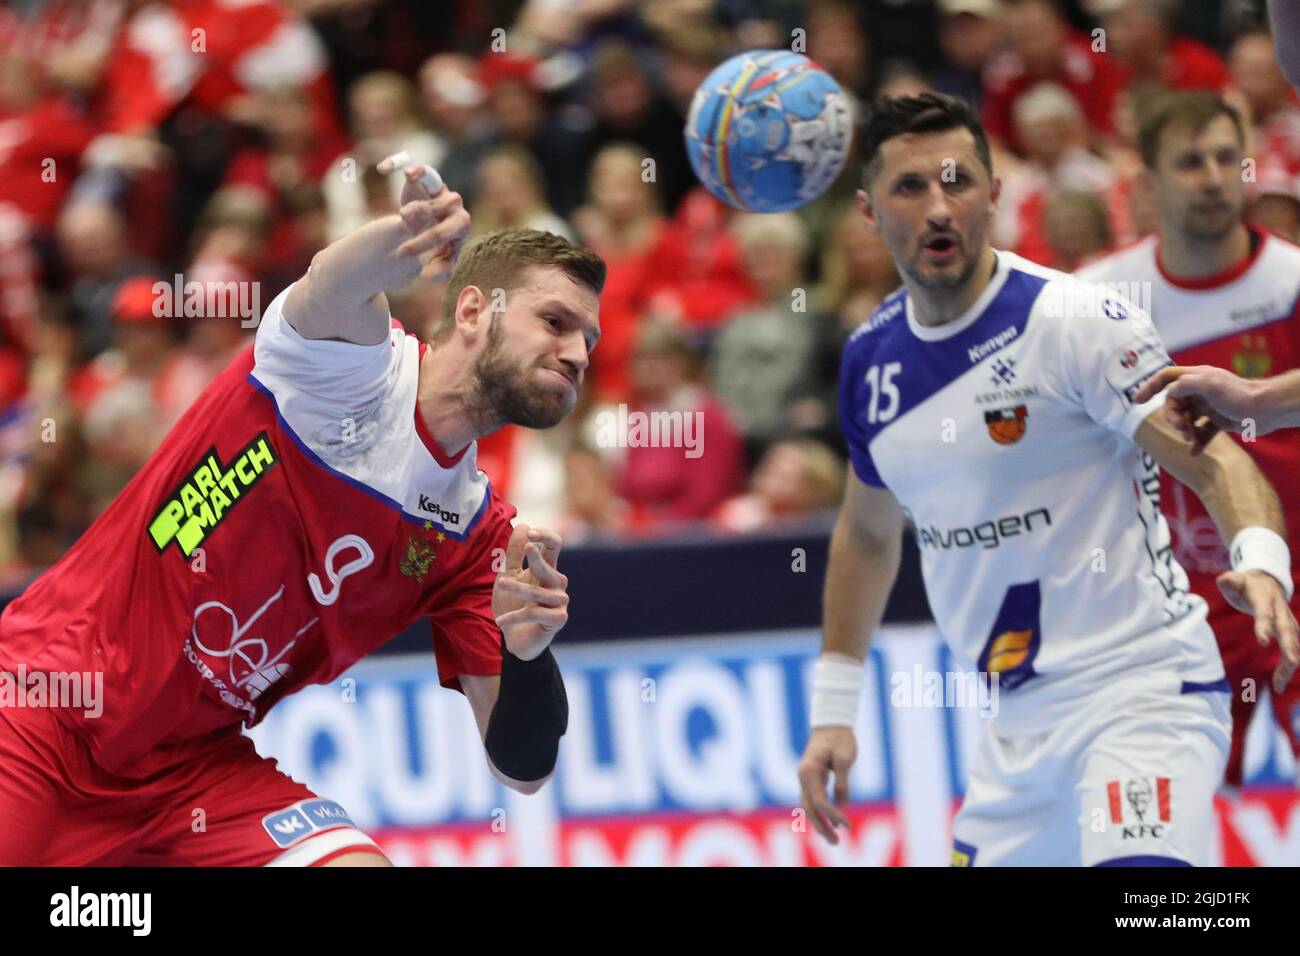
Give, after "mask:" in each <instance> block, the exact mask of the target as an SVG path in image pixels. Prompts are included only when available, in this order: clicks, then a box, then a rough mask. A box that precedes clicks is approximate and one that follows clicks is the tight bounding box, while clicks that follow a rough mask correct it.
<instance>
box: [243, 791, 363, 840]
mask: <svg viewBox="0 0 1300 956" xmlns="http://www.w3.org/2000/svg"><path fill="white" fill-rule="evenodd" d="M262 826H263V827H265V828H266V832H267V833H268V834H270V836H271V839H272V840H274V841H275V843H276V846H279V847H281V848H285V847H291V846H293V845H294V844H295V843H297V842H298V841H299V840H302V839H303V838H305V837H308V836H310V835H311V834H313V833H319V832H320V831H321V830H330V829H333V828H334V827H351V826H356V824H354V823H353V822H352V818H351V817H349V816H348V813H347V811H346V810H344V809H343V808H342V807H341V806H339V805H338V804H337V803H335V802H334V801H333V800H319V799H316V800H301V801H299V802H298V803H295V804H294V805H293V806H291V807H285V808H284V809H283V810H278V811H276V812H275V813H268V814H267V815H266V816H264V817H263V818H262Z"/></svg>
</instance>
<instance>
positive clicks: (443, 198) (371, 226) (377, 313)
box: [284, 159, 469, 345]
mask: <svg viewBox="0 0 1300 956" xmlns="http://www.w3.org/2000/svg"><path fill="white" fill-rule="evenodd" d="M379 171H380V172H381V173H391V172H393V171H394V170H393V164H392V161H391V160H389V159H386V160H384V161H383V162H382V163H380V164H379ZM424 173H425V167H424V166H422V165H418V164H411V165H409V166H407V167H406V168H405V170H404V174H405V176H406V183H405V184H404V185H403V187H402V196H401V206H400V208H399V209H398V211H397V213H396V214H394V215H391V216H384V217H383V218H381V219H376V220H375V221H373V222H368V223H366V224H365V225H364V226H362V227H360V228H359V229H355V230H353V231H352V232H350V233H348V234H347V235H346V236H344V237H343V238H341V239H339V240H337V241H335V242H333V243H331V244H330V245H329V246H327V247H326V248H324V249H322V250H321V251H320V252H318V253H316V255H315V256H314V257H313V258H312V261H311V268H310V269H308V270H307V275H306V276H304V277H303V278H302V279H300V280H298V281H297V282H295V283H294V284H293V287H292V288H291V289H290V290H289V295H288V297H287V299H286V300H285V304H284V317H285V319H286V320H287V321H288V322H289V324H290V325H292V326H293V327H294V329H296V330H297V332H298V334H299V335H301V336H302V337H303V338H307V339H337V340H339V341H343V342H353V343H355V344H357V345H377V344H378V343H380V342H382V341H384V339H386V338H387V337H388V329H389V318H388V300H387V299H386V298H385V297H384V291H385V290H388V289H400V288H401V287H402V286H404V285H406V284H407V283H408V282H410V281H411V280H412V279H414V278H415V277H416V276H424V277H425V278H428V279H432V280H439V279H444V280H445V279H446V278H447V277H448V276H450V274H451V270H452V268H453V267H454V266H455V264H456V258H457V256H459V255H460V248H461V245H462V244H463V243H464V241H465V236H466V234H467V233H468V231H469V213H467V212H466V211H465V207H464V203H463V201H462V200H461V197H460V194H459V193H454V192H452V191H451V190H449V189H448V188H447V187H446V186H443V187H442V188H441V189H440V190H439V191H438V192H437V194H436V195H433V196H430V195H429V193H428V191H427V190H426V189H425V187H424V185H422V184H421V182H420V179H421V176H423V175H424Z"/></svg>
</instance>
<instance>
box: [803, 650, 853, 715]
mask: <svg viewBox="0 0 1300 956" xmlns="http://www.w3.org/2000/svg"><path fill="white" fill-rule="evenodd" d="M866 680H867V670H866V667H865V666H863V665H862V664H860V663H857V662H856V661H855V662H854V663H852V664H850V663H847V661H846V659H845V658H844V657H842V656H841V655H838V654H836V655H834V656H833V657H827V656H826V655H824V654H823V655H822V656H821V657H820V658H818V660H817V663H816V664H814V665H813V691H812V707H811V708H810V710H811V714H810V715H809V720H808V723H809V726H811V727H813V728H817V727H856V726H857V723H858V701H859V700H860V699H861V697H862V687H863V685H864V684H865V683H866Z"/></svg>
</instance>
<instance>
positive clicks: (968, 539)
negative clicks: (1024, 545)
mask: <svg viewBox="0 0 1300 956" xmlns="http://www.w3.org/2000/svg"><path fill="white" fill-rule="evenodd" d="M1035 517H1041V518H1042V519H1045V520H1046V522H1047V525H1050V524H1051V523H1052V513H1051V512H1050V511H1048V510H1047V509H1046V508H1035V509H1034V510H1033V511H1028V512H1026V513H1025V514H1023V515H1008V516H1007V517H1005V518H994V519H993V520H991V521H984V522H981V523H980V524H977V525H975V526H974V527H971V528H950V529H949V530H947V531H940V530H939V529H938V527H936V526H935V525H930V527H928V528H923V527H921V526H920V525H917V526H916V537H917V540H918V541H920V542H921V546H922V547H927V548H938V549H940V550H941V551H947V550H948V549H949V548H969V547H970V546H971V545H973V544H975V543H976V542H979V543H980V544H981V546H982V547H983V548H984V549H986V550H988V549H992V548H996V547H999V546H1000V545H1001V544H1002V539H1003V538H1013V537H1015V536H1016V535H1018V534H1021V533H1022V532H1023V533H1024V534H1029V533H1031V532H1033V531H1034V518H1035ZM1039 524H1040V526H1043V525H1042V522H1041V521H1040V523H1039Z"/></svg>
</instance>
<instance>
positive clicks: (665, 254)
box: [573, 143, 682, 403]
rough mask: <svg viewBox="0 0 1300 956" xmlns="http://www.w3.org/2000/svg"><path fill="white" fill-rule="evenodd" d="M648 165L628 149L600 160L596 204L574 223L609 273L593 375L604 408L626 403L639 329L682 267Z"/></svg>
mask: <svg viewBox="0 0 1300 956" xmlns="http://www.w3.org/2000/svg"><path fill="white" fill-rule="evenodd" d="M644 158H645V157H644V155H643V153H642V152H641V151H640V150H639V149H638V148H637V147H635V146H632V145H630V144H626V143H614V144H612V145H609V146H606V147H605V148H604V149H602V150H601V151H600V152H599V153H597V154H596V158H595V160H594V162H593V163H592V167H591V178H590V181H589V197H590V198H589V202H588V204H587V205H586V206H584V207H583V208H581V209H579V210H577V212H575V213H574V216H573V223H574V225H575V226H576V227H577V230H578V235H579V236H580V237H581V239H582V241H583V242H584V243H585V244H586V245H587V246H589V247H590V248H591V249H592V250H593V251H595V252H596V253H598V254H599V255H600V256H601V258H603V259H604V260H605V265H606V267H607V268H608V273H607V277H606V279H605V291H604V293H603V294H602V295H601V297H600V326H601V337H600V348H599V349H597V350H596V351H595V352H594V353H592V356H591V367H590V369H589V370H588V373H587V374H588V376H589V381H590V385H589V387H590V388H591V389H592V391H593V392H594V394H595V398H596V399H597V400H598V401H604V402H614V403H618V402H622V401H626V399H627V395H628V363H629V362H630V360H631V356H632V344H633V342H635V341H636V333H637V326H638V324H639V323H640V322H641V319H642V317H643V316H644V315H645V313H646V312H647V310H648V308H649V305H650V302H651V299H652V298H653V297H654V295H655V293H656V292H658V291H660V290H661V289H662V288H663V287H665V286H666V285H669V284H671V281H672V279H673V278H674V268H675V266H676V265H677V264H679V263H680V262H681V260H682V255H681V250H680V248H679V244H680V240H679V239H678V238H677V237H675V236H674V235H673V231H672V229H671V228H670V226H669V223H668V221H667V220H666V219H664V217H663V215H662V214H661V213H660V211H659V199H658V195H657V193H656V190H655V185H654V183H653V182H647V181H646V180H645V179H643V178H642V169H643V166H642V161H643V160H644Z"/></svg>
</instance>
